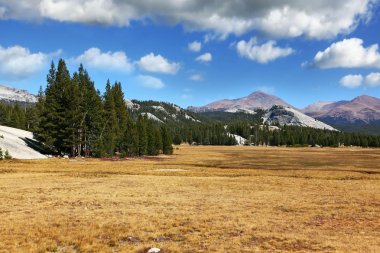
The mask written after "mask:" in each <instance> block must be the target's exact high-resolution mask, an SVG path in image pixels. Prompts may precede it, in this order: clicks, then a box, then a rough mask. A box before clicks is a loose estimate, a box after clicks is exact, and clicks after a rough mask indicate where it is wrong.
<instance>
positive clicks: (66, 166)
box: [0, 146, 380, 252]
mask: <svg viewBox="0 0 380 253" xmlns="http://www.w3.org/2000/svg"><path fill="white" fill-rule="evenodd" d="M0 203H1V205H0V252H144V251H146V249H147V248H149V247H151V246H156V247H159V248H161V249H162V250H163V252H256V251H257V252H263V251H264V252H286V251H288V252H312V251H315V252H380V150H379V149H356V148H353V149H350V148H345V149H312V148H304V149H286V148H255V147H189V146H180V147H179V150H175V155H174V156H171V157H161V158H160V159H145V160H142V159H131V160H126V161H100V160H95V159H91V160H82V159H76V160H60V159H50V160H45V161H5V162H4V161H3V162H1V163H0Z"/></svg>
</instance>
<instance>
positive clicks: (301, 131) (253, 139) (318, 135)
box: [227, 122, 380, 147]
mask: <svg viewBox="0 0 380 253" xmlns="http://www.w3.org/2000/svg"><path fill="white" fill-rule="evenodd" d="M227 130H228V131H229V132H231V133H234V134H237V135H240V136H242V137H243V138H245V139H247V140H248V141H247V143H248V144H253V145H270V146H285V145H286V146H309V145H310V146H316V145H319V146H329V147H338V146H361V147H380V136H376V135H367V134H360V133H348V132H341V131H330V130H323V129H315V128H310V127H298V126H286V125H285V126H277V128H275V129H273V128H270V127H269V126H268V125H251V124H249V123H248V122H235V123H232V124H230V125H229V126H228V129H227Z"/></svg>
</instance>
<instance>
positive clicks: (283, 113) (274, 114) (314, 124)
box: [263, 106, 336, 131]
mask: <svg viewBox="0 0 380 253" xmlns="http://www.w3.org/2000/svg"><path fill="white" fill-rule="evenodd" d="M263 121H264V123H269V124H270V125H274V124H279V125H281V126H283V125H289V126H300V127H311V128H316V129H326V130H332V131H334V130H336V129H335V128H333V127H332V126H329V125H327V124H325V123H323V122H321V121H319V120H316V119H314V118H312V117H310V116H307V115H305V114H303V113H302V112H300V111H298V110H296V109H294V108H291V107H284V106H273V107H272V108H271V109H269V110H268V112H267V113H266V114H265V116H264V118H263Z"/></svg>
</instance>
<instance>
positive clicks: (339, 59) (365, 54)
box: [311, 38, 380, 69]
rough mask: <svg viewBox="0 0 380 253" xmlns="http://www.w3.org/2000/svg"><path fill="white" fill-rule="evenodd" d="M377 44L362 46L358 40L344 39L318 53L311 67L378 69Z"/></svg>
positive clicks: (378, 55)
mask: <svg viewBox="0 0 380 253" xmlns="http://www.w3.org/2000/svg"><path fill="white" fill-rule="evenodd" d="M378 49H379V46H378V44H373V45H371V46H369V47H364V46H363V40H362V39H358V38H351V39H344V40H342V41H339V42H335V43H333V44H331V46H329V47H328V48H326V49H325V50H324V51H319V52H318V53H317V54H316V55H315V57H314V61H313V63H312V64H311V66H314V67H317V68H325V69H326V68H364V67H366V68H370V67H374V68H380V53H379V51H378Z"/></svg>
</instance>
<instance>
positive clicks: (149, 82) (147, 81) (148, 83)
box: [137, 75, 165, 90]
mask: <svg viewBox="0 0 380 253" xmlns="http://www.w3.org/2000/svg"><path fill="white" fill-rule="evenodd" d="M137 79H138V80H139V82H140V83H141V85H142V86H144V87H145V88H149V89H156V90H159V89H162V88H164V87H165V84H164V83H163V82H162V81H161V79H159V78H156V77H153V76H147V75H139V76H138V77H137Z"/></svg>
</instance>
